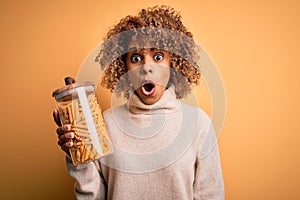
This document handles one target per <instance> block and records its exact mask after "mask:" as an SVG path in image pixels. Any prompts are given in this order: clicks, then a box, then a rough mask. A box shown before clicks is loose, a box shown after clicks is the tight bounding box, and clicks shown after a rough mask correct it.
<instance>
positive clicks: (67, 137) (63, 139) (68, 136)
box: [58, 132, 74, 143]
mask: <svg viewBox="0 0 300 200" xmlns="http://www.w3.org/2000/svg"><path fill="white" fill-rule="evenodd" d="M73 138H74V133H73V132H68V133H65V134H62V135H60V136H58V139H59V141H61V143H66V142H68V141H70V140H72V139H73Z"/></svg>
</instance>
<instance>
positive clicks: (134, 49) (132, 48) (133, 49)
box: [128, 46, 160, 52]
mask: <svg viewBox="0 0 300 200" xmlns="http://www.w3.org/2000/svg"><path fill="white" fill-rule="evenodd" d="M143 49H145V48H142V49H141V50H143ZM159 50H160V49H158V48H154V47H152V48H150V51H159ZM132 51H138V48H137V47H134V46H133V47H130V48H129V49H128V52H132Z"/></svg>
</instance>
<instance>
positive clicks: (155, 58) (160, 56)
mask: <svg viewBox="0 0 300 200" xmlns="http://www.w3.org/2000/svg"><path fill="white" fill-rule="evenodd" d="M153 58H154V60H156V61H162V60H163V59H164V55H163V54H162V53H157V54H155V55H154V56H153Z"/></svg>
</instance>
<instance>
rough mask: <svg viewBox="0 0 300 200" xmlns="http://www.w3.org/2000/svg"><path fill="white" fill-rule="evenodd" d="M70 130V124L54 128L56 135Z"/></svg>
mask: <svg viewBox="0 0 300 200" xmlns="http://www.w3.org/2000/svg"><path fill="white" fill-rule="evenodd" d="M70 130H71V125H70V124H65V125H63V126H61V127H58V128H57V129H56V133H57V135H62V134H65V133H67V132H70Z"/></svg>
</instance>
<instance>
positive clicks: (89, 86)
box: [52, 82, 95, 101]
mask: <svg viewBox="0 0 300 200" xmlns="http://www.w3.org/2000/svg"><path fill="white" fill-rule="evenodd" d="M79 87H84V89H85V90H88V91H94V90H95V86H94V84H93V83H92V82H85V83H73V84H69V85H66V86H64V87H62V88H59V89H56V90H55V91H54V92H53V93H52V96H53V97H54V98H55V100H57V101H58V100H60V99H62V98H63V97H65V96H68V95H70V94H73V93H76V92H77V90H76V89H77V88H79Z"/></svg>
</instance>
